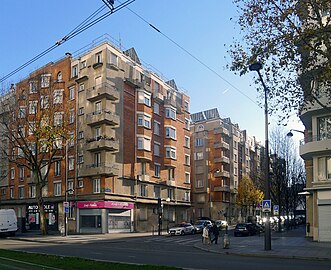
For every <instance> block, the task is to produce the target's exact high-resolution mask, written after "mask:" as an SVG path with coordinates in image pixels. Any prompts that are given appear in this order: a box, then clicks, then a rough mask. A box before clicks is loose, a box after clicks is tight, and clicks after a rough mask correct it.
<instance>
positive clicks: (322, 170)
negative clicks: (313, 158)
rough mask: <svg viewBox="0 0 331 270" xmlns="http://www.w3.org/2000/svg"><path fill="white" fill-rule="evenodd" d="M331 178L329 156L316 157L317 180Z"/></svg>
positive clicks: (330, 160)
mask: <svg viewBox="0 0 331 270" xmlns="http://www.w3.org/2000/svg"><path fill="white" fill-rule="evenodd" d="M326 180H331V157H320V158H318V181H326Z"/></svg>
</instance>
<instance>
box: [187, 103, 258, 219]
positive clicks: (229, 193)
mask: <svg viewBox="0 0 331 270" xmlns="http://www.w3.org/2000/svg"><path fill="white" fill-rule="evenodd" d="M191 121H192V122H191V131H192V141H191V146H192V155H193V157H192V176H193V177H192V202H193V211H192V216H193V218H198V217H202V216H209V217H210V218H212V219H213V220H217V219H227V220H228V221H229V222H230V223H234V222H236V221H237V220H238V219H239V220H240V216H239V214H240V211H238V209H237V207H236V194H237V193H238V191H237V189H238V184H239V182H240V180H241V178H242V177H243V175H250V173H251V172H252V171H254V170H255V168H260V162H261V160H260V157H259V158H257V156H258V155H259V154H258V153H257V150H256V149H258V148H259V147H257V145H259V143H258V142H256V140H255V138H254V137H249V136H248V135H247V133H246V131H245V130H244V131H242V130H240V128H239V125H238V124H234V123H232V122H231V119H230V118H221V117H220V115H219V113H218V110H217V109H210V110H206V111H202V112H198V113H193V114H191ZM253 153H256V157H255V156H254V154H253Z"/></svg>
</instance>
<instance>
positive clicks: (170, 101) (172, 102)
mask: <svg viewBox="0 0 331 270" xmlns="http://www.w3.org/2000/svg"><path fill="white" fill-rule="evenodd" d="M164 105H171V106H172V107H175V108H176V107H177V104H176V100H175V99H173V98H164Z"/></svg>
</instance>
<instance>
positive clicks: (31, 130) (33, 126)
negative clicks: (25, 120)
mask: <svg viewBox="0 0 331 270" xmlns="http://www.w3.org/2000/svg"><path fill="white" fill-rule="evenodd" d="M35 130H36V122H34V121H33V122H29V128H28V133H29V135H32V134H33V133H34V132H35Z"/></svg>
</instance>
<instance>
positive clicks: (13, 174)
mask: <svg viewBox="0 0 331 270" xmlns="http://www.w3.org/2000/svg"><path fill="white" fill-rule="evenodd" d="M10 179H11V180H14V179H15V168H10Z"/></svg>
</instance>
